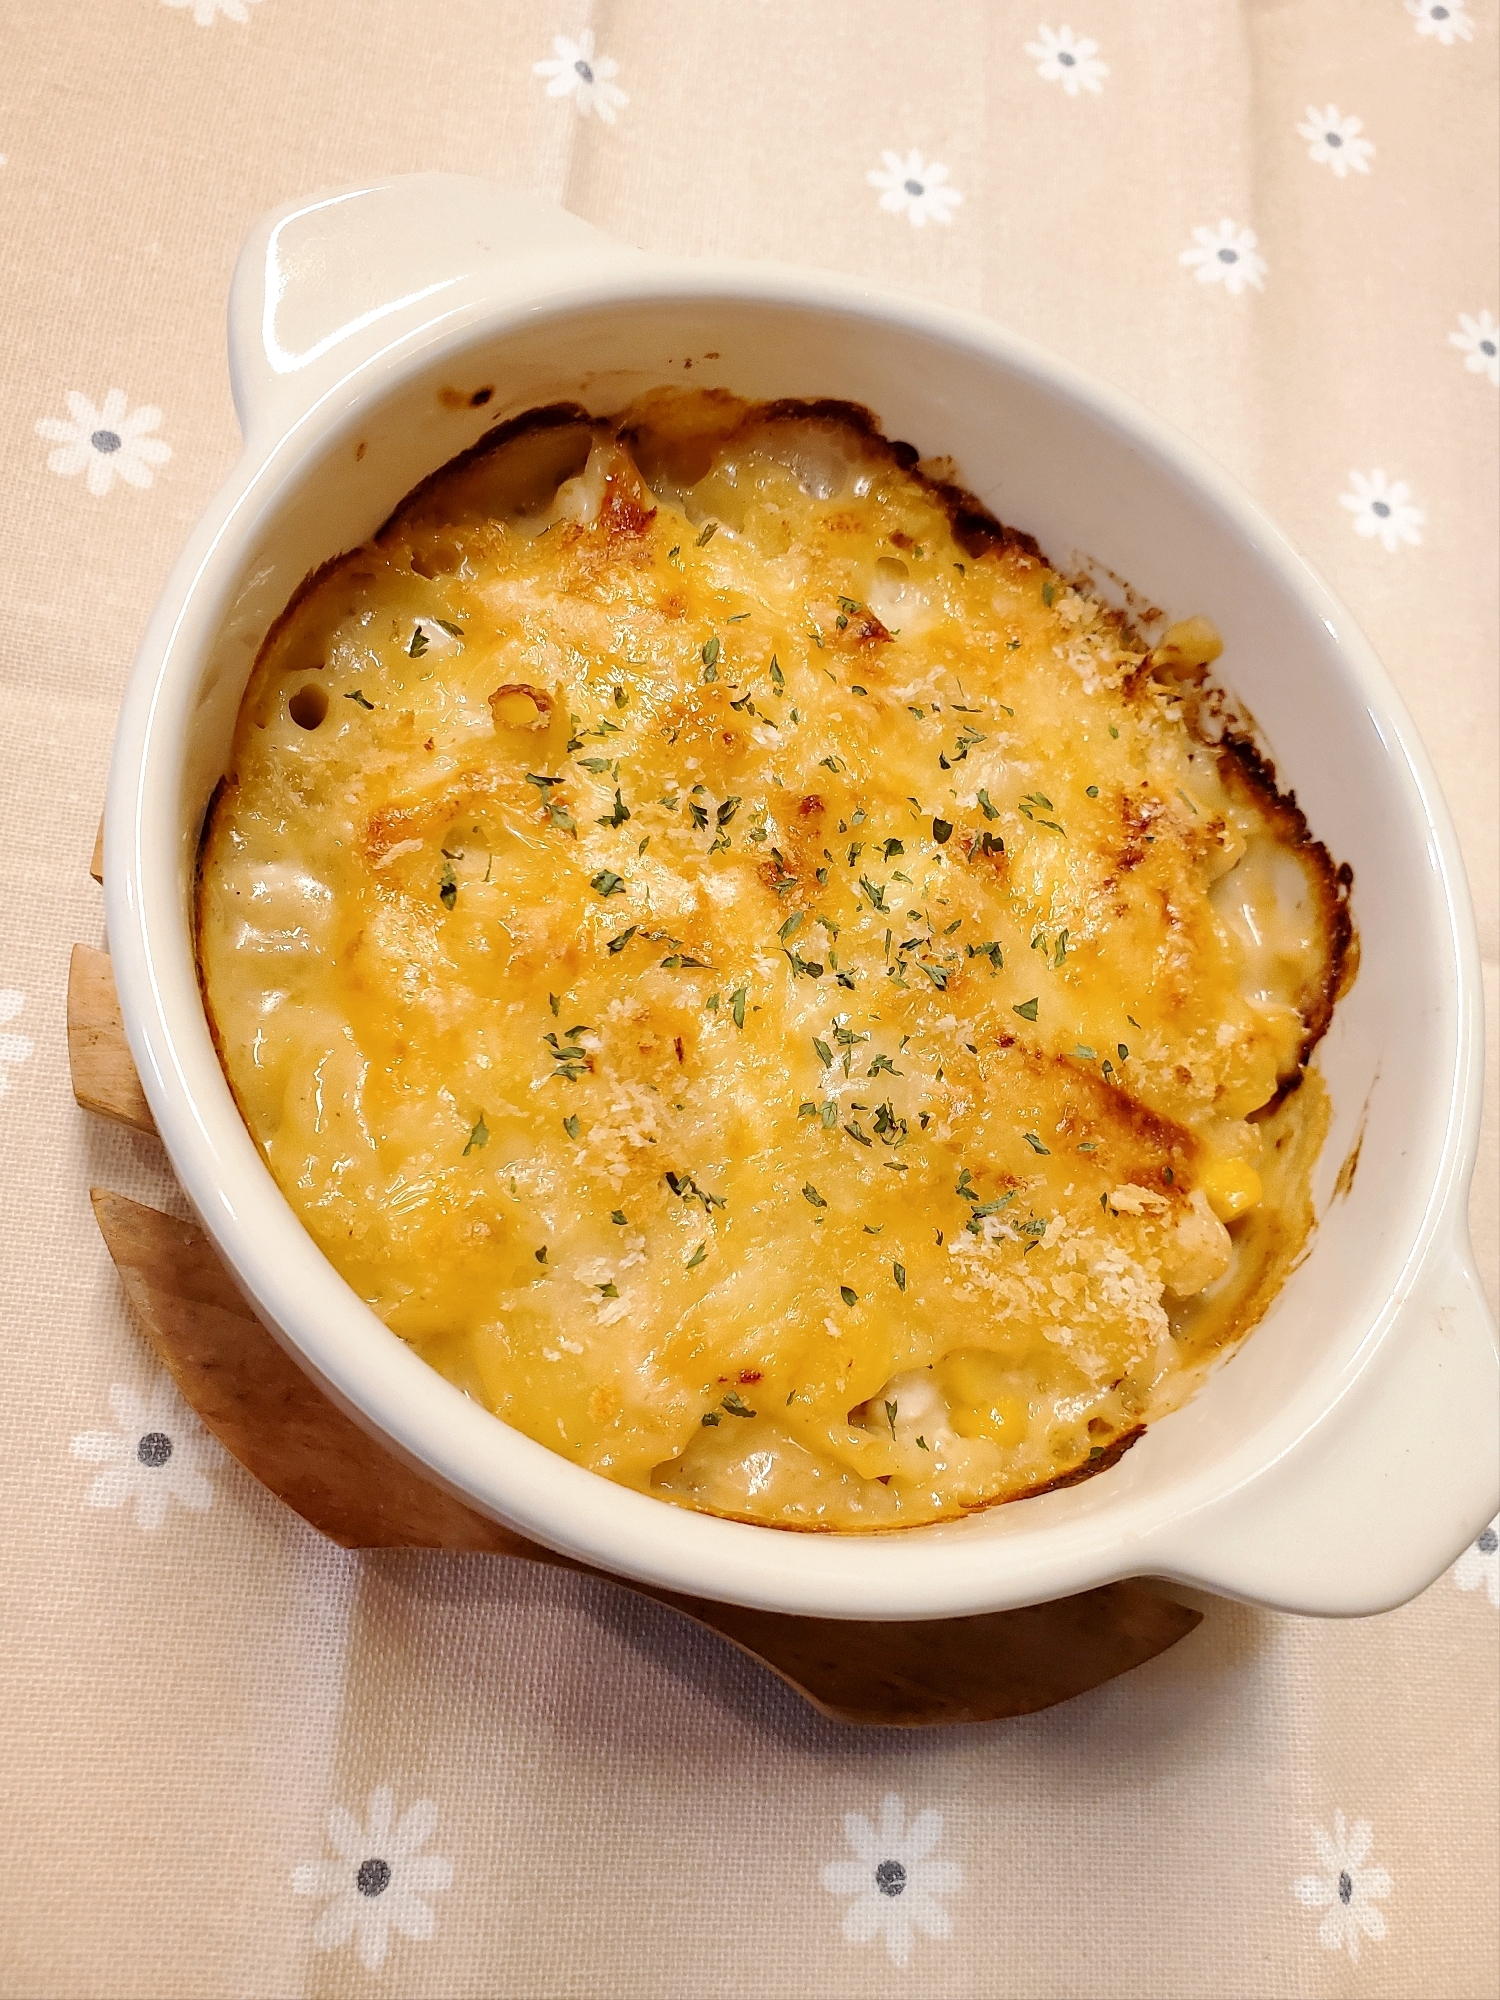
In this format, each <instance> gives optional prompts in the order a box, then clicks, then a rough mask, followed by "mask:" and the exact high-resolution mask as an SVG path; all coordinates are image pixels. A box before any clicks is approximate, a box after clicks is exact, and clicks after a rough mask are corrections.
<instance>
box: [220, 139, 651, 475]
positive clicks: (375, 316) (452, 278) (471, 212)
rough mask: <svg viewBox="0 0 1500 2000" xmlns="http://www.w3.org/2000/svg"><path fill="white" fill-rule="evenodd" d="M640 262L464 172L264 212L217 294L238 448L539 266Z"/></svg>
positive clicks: (563, 214)
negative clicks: (224, 298)
mask: <svg viewBox="0 0 1500 2000" xmlns="http://www.w3.org/2000/svg"><path fill="white" fill-rule="evenodd" d="M639 255H640V253H639V252H638V251H635V250H632V249H630V248H629V247H628V246H627V245H625V244H623V243H619V242H617V241H616V240H615V239H614V238H613V237H609V236H606V235H604V234H603V232H602V231H600V230H597V229H594V228H592V227H590V225H589V224H588V223H586V222H582V221H580V220H579V218H578V217H577V216H576V215H570V214H569V213H568V211H567V210H566V209H563V208H559V207H557V205H556V204H555V203H554V202H550V201H544V200H542V199H541V198H540V197H539V196H537V195H531V194H523V193H521V192H519V191H518V190H516V189H513V188H502V187H498V186H496V185H495V184H494V183H493V182H491V181H484V180H476V179H472V178H470V177H469V176H467V175H463V174H401V175H397V176H395V177H394V178H392V179H390V180H384V181H377V182H374V183H372V184H370V185H369V186H367V187H357V188H348V189H344V190H342V191H340V192H337V193H333V194H324V195H319V196H317V197H314V198H313V199H311V200H305V201H298V202H292V203H290V204H288V205H287V206H286V207H285V208H279V209H276V210H274V211H273V212H272V213H271V214H270V215H268V216H265V217H264V218H263V219H262V220H261V222H260V223H258V224H257V226H256V228H255V229H254V230H253V231H252V232H251V234H250V237H249V239H248V241H247V242H246V244H245V247H244V249H243V250H242V251H241V252H240V255H239V261H238V262H237V263H236V265H235V270H234V278H233V281H232V283H231V286H230V293H229V376H230V385H231V388H232V390H233V394H234V407H235V413H236V415H237V416H238V418H239V421H240V429H241V431H242V432H243V434H244V437H245V441H246V443H247V444H250V445H254V444H258V443H260V442H262V441H267V442H269V441H271V440H273V439H275V438H277V437H279V436H280V435H281V434H282V433H283V432H285V431H286V430H287V429H289V428H290V426H291V425H292V424H294V423H295V422H296V421H297V419H298V418H299V417H301V416H302V415H303V414H304V413H305V412H306V411H308V410H310V409H311V408H312V407H313V405H314V404H315V403H316V402H317V401H318V400H319V399H320V398H321V397H322V396H323V395H324V394H325V393H326V392H327V391H328V390H329V389H330V388H332V387H333V386H334V385H335V384H336V383H338V382H339V381H341V380H343V378H344V377H346V376H347V375H349V374H350V373H351V371H352V370H353V369H355V368H357V367H358V366H359V365H360V364H361V363H363V362H366V361H369V360H371V359H372V358H373V357H374V356H376V355H377V354H380V353H383V352H385V351H386V350H388V349H390V348H392V347H394V346H395V345H396V344H397V343H398V342H400V341H403V340H405V339H406V338H408V337H409V336H410V335H411V334H413V333H415V332H418V331H420V330H421V329H423V328H426V327H432V326H435V325H437V324H438V323H439V322H442V321H446V320H449V319H451V318H452V317H453V316H454V315H455V314H458V313H460V312H462V311H463V310H464V309H465V308H469V307H473V306H474V305H475V304H476V303H479V302H481V301H485V300H492V299H494V298H495V297H496V296H497V295H503V293H504V292H505V291H506V290H516V289H519V288H520V284H519V281H520V280H521V278H522V274H523V273H531V274H533V275H534V273H535V268H536V266H537V264H538V262H545V263H546V264H548V265H552V264H555V262H556V261H557V260H561V259H574V260H583V261H586V262H588V263H590V264H597V263H598V262H599V261H600V260H601V259H607V260H615V259H620V258H624V259H635V258H638V257H639Z"/></svg>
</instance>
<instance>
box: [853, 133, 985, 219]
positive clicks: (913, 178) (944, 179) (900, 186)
mask: <svg viewBox="0 0 1500 2000" xmlns="http://www.w3.org/2000/svg"><path fill="white" fill-rule="evenodd" d="M880 157H881V159H882V160H883V161H884V162H885V165H884V166H883V167H871V169H870V171H869V172H868V173H867V174H866V175H865V179H866V180H867V181H868V182H869V183H870V186H871V187H874V188H879V189H880V206H881V207H882V208H884V209H887V210H889V212H890V213H891V214H892V215H904V216H905V217H906V219H907V221H908V222H909V223H910V224H911V226H912V228H913V229H922V228H924V227H925V226H926V224H927V223H928V222H929V221H932V222H951V221H952V220H953V211H954V209H955V208H957V207H958V205H959V203H960V202H961V201H962V200H963V196H962V195H961V194H960V193H959V191H958V189H957V188H955V187H949V185H948V169H947V168H946V167H945V166H944V165H943V164H942V162H941V161H940V160H924V159H923V158H922V155H921V154H920V153H915V152H913V153H908V154H907V155H906V157H905V159H903V158H902V157H901V155H900V154H899V153H885V152H883V153H882V154H881V155H880Z"/></svg>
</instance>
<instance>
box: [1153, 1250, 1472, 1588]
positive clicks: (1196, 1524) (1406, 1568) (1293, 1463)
mask: <svg viewBox="0 0 1500 2000" xmlns="http://www.w3.org/2000/svg"><path fill="white" fill-rule="evenodd" d="M1377 1347H1378V1349H1379V1350H1380V1351H1379V1353H1378V1355H1377V1354H1376V1352H1375V1349H1376V1348H1377ZM1497 1505H1500V1352H1497V1346H1496V1335H1495V1322H1494V1318H1493V1316H1492V1314H1491V1312H1490V1308H1489V1304H1488V1302H1487V1300H1486V1298H1485V1295H1484V1290H1483V1287H1482V1286H1481V1284H1480V1282H1479V1277H1478V1274H1477V1272H1476V1271H1475V1269H1474V1260H1473V1253H1472V1250H1471V1249H1470V1246H1469V1241H1468V1236H1467V1232H1466V1231H1461V1232H1460V1233H1459V1235H1458V1237H1457V1240H1455V1241H1451V1242H1448V1243H1443V1242H1442V1241H1441V1240H1440V1241H1439V1242H1438V1243H1437V1244H1434V1245H1433V1247H1432V1248H1431V1249H1430V1250H1429V1252H1428V1254H1427V1256H1426V1257H1425V1258H1424V1259H1423V1261H1422V1263H1421V1264H1420V1265H1419V1267H1418V1269H1417V1271H1416V1273H1415V1275H1414V1277H1413V1278H1412V1280H1411V1281H1410V1283H1409V1284H1408V1286H1407V1287H1406V1288H1405V1290H1404V1292H1403V1293H1402V1294H1401V1295H1400V1296H1399V1297H1398V1298H1397V1299H1396V1300H1395V1301H1394V1302H1393V1305H1392V1310H1391V1314H1390V1317H1389V1319H1388V1321H1387V1323H1386V1326H1385V1329H1384V1331H1383V1333H1382V1334H1381V1335H1379V1336H1378V1337H1377V1339H1376V1340H1375V1341H1374V1342H1372V1343H1371V1349H1370V1352H1369V1354H1368V1356H1367V1359H1366V1365H1365V1366H1364V1367H1363V1368H1362V1369H1361V1371H1360V1372H1359V1374H1358V1375H1357V1376H1356V1377H1355V1379H1354V1380H1353V1381H1352V1382H1351V1383H1350V1385H1349V1387H1348V1388H1347V1389H1346V1391H1345V1393H1344V1394H1343V1396H1341V1397H1340V1399H1339V1401H1338V1402H1337V1403H1336V1404H1335V1405H1334V1406H1333V1407H1332V1409H1331V1410H1329V1412H1328V1414H1327V1415H1326V1416H1325V1417H1324V1418H1323V1419H1322V1420H1321V1421H1320V1422H1319V1423H1317V1424H1315V1425H1314V1426H1313V1428H1312V1429H1311V1430H1309V1431H1307V1432H1305V1433H1304V1434H1303V1436H1302V1437H1301V1438H1300V1439H1298V1441H1297V1442H1296V1444H1295V1445H1293V1446H1292V1448H1291V1449H1290V1450H1289V1451H1287V1452H1286V1453H1285V1454H1284V1455H1283V1456H1282V1457H1281V1458H1280V1459H1279V1460H1278V1461H1277V1462H1276V1463H1275V1464H1274V1465H1272V1466H1270V1467H1268V1468H1267V1469H1266V1470H1265V1471H1263V1472H1262V1473H1260V1474H1259V1475H1258V1476H1257V1477H1255V1478H1253V1479H1251V1480H1249V1481H1247V1482H1246V1484H1244V1485H1243V1486H1240V1487H1239V1488H1237V1489H1236V1490H1235V1491H1234V1492H1232V1493H1230V1494H1228V1495H1226V1496H1224V1497H1223V1498H1221V1499H1219V1500H1217V1501H1214V1502H1213V1503H1211V1504H1210V1505H1208V1506H1207V1507H1204V1508H1202V1509H1201V1510H1199V1511H1198V1512H1196V1513H1192V1514H1188V1515H1185V1516H1181V1517H1179V1518H1178V1519H1177V1520H1176V1521H1175V1522H1174V1523H1172V1524H1171V1525H1170V1526H1169V1527H1168V1528H1166V1529H1165V1530H1164V1531H1163V1534H1162V1538H1161V1542H1160V1543H1159V1544H1158V1549H1157V1551H1155V1552H1154V1553H1156V1554H1157V1555H1158V1556H1159V1557H1163V1558H1168V1559H1166V1560H1162V1561H1160V1563H1159V1566H1158V1564H1157V1563H1155V1562H1152V1563H1148V1564H1146V1565H1143V1567H1150V1568H1151V1570H1152V1573H1153V1574H1157V1575H1162V1576H1168V1577H1173V1578H1176V1579H1178V1580H1180V1581H1184V1582H1193V1583H1200V1584H1202V1585H1204V1587H1205V1588H1207V1589H1210V1590H1214V1591H1217V1592H1219V1593H1221V1594H1223V1595H1227V1596H1231V1597H1238V1598H1243V1599H1247V1600H1249V1601H1250V1602H1252V1603H1260V1604H1268V1605H1272V1606H1274V1607H1276V1608H1277V1609H1280V1610H1287V1611H1305V1612H1313V1613H1322V1614H1325V1615H1330V1614H1331V1615H1333V1616H1344V1617H1361V1616H1367V1615H1369V1614H1371V1613H1373V1612H1379V1611H1389V1610H1394V1609H1395V1607H1396V1606H1397V1605H1399V1604H1404V1603H1406V1602H1407V1601H1408V1599H1410V1598H1412V1597H1415V1596H1416V1595H1417V1593H1418V1592H1419V1591H1422V1590H1425V1589H1426V1588H1427V1587H1428V1585H1430V1584H1432V1583H1434V1582H1436V1580H1437V1578H1438V1577H1439V1576H1440V1575H1441V1574H1442V1573H1443V1570H1444V1569H1446V1568H1447V1566H1448V1564H1449V1563H1451V1562H1452V1561H1454V1560H1455V1559H1456V1558H1457V1556H1458V1555H1459V1554H1460V1553H1461V1552H1462V1550H1463V1548H1464V1547H1465V1545H1466V1544H1467V1543H1469V1542H1472V1541H1473V1540H1474V1539H1475V1538H1476V1537H1477V1536H1478V1535H1479V1534H1480V1533H1481V1532H1482V1531H1483V1529H1484V1528H1485V1527H1486V1526H1487V1525H1488V1523H1489V1522H1490V1521H1491V1519H1492V1518H1493V1517H1494V1514H1495V1510H1496V1507H1497ZM1169 1552H1170V1554H1169Z"/></svg>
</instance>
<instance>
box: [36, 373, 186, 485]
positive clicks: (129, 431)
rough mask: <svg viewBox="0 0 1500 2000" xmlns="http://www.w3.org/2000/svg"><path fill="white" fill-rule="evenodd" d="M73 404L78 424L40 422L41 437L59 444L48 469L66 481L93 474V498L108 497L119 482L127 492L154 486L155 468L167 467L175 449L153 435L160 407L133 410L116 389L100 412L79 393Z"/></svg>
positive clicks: (72, 395) (72, 392)
mask: <svg viewBox="0 0 1500 2000" xmlns="http://www.w3.org/2000/svg"><path fill="white" fill-rule="evenodd" d="M67 403H68V411H69V414H70V415H71V417H72V420H73V421H72V422H71V423H65V422H64V421H63V419H62V418H61V417H39V418H38V419H37V426H36V431H37V436H38V437H44V438H51V439H53V440H54V441H55V443H56V445H57V449H56V450H55V451H49V452H48V454H47V464H48V466H49V468H50V469H51V470H52V471H53V472H60V473H61V474H62V476H63V478H64V479H71V478H72V476H73V474H74V473H75V472H82V471H83V470H84V468H85V466H86V467H87V468H88V484H89V491H90V493H94V494H98V495H100V496H101V497H102V496H103V495H104V494H106V493H108V491H109V489H110V488H111V487H112V486H113V485H114V483H115V479H116V477H118V478H120V479H123V480H124V481H125V484H126V485H127V486H149V485H150V484H151V468H152V466H153V465H165V464H166V462H167V460H168V459H169V458H170V457H171V456H172V447H171V446H170V445H169V444H164V443H163V442H162V440H161V439H160V438H155V437H151V436H150V435H149V433H150V432H151V431H154V430H156V429H157V428H158V426H159V425H160V423H161V411H160V410H158V409H157V408H156V406H155V404H154V403H142V404H141V405H140V407H139V408H138V409H135V410H129V404H128V401H127V398H126V395H125V391H124V390H123V389H111V390H110V392H109V394H108V395H107V396H106V397H105V398H104V401H103V403H102V404H101V405H100V406H99V408H98V409H97V410H96V409H95V408H94V406H93V404H92V403H91V402H90V401H89V399H88V397H87V396H81V395H80V394H79V393H78V391H77V390H76V389H70V390H69V391H68V396H67ZM127 410H129V414H128V415H127Z"/></svg>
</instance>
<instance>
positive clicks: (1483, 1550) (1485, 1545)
mask: <svg viewBox="0 0 1500 2000" xmlns="http://www.w3.org/2000/svg"><path fill="white" fill-rule="evenodd" d="M1474 1546H1475V1548H1476V1549H1478V1551H1479V1553H1480V1554H1481V1555H1482V1556H1492V1555H1493V1554H1494V1553H1495V1551H1496V1549H1497V1548H1500V1535H1497V1534H1496V1533H1495V1531H1494V1529H1493V1528H1486V1529H1485V1531H1484V1533H1483V1534H1482V1535H1481V1536H1480V1537H1479V1540H1478V1541H1477V1542H1476V1543H1475V1544H1474Z"/></svg>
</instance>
